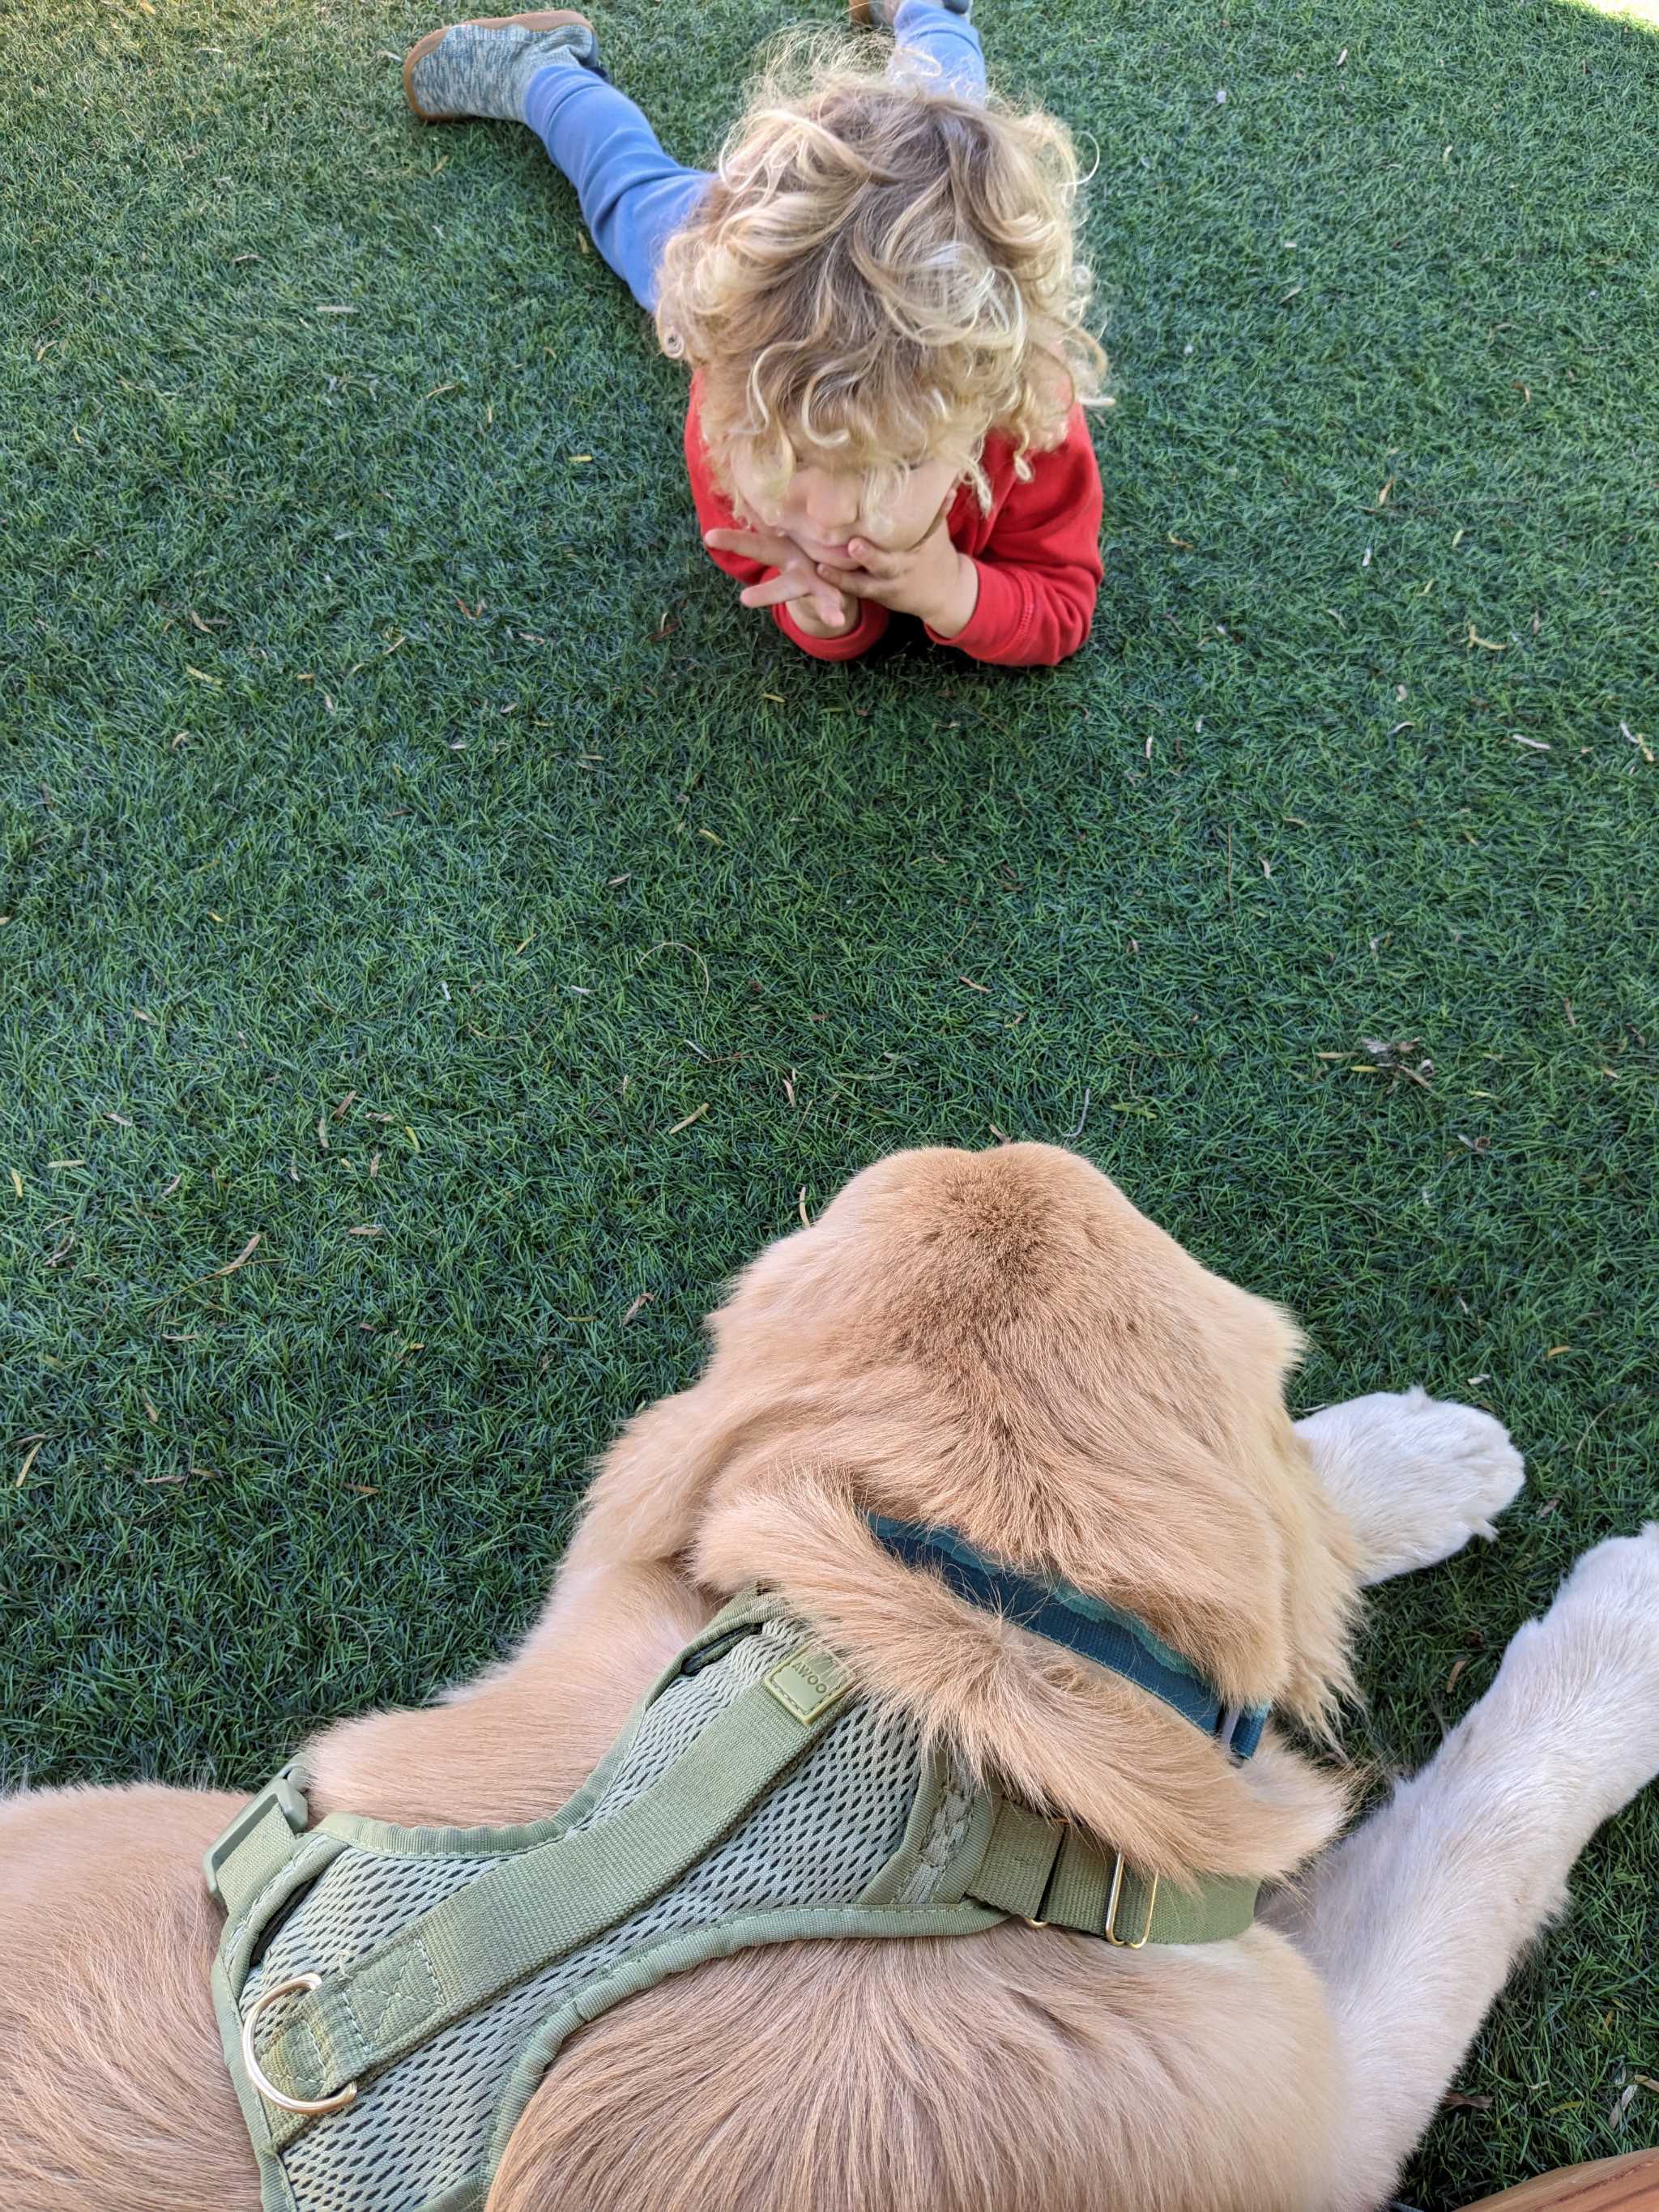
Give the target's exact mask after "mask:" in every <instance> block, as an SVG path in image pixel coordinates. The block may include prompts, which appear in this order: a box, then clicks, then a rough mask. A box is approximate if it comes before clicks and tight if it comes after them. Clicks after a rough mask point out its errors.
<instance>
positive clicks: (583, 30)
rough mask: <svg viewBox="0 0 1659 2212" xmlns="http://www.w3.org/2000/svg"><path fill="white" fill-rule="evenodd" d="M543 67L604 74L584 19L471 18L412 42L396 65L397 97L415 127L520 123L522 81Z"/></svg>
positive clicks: (563, 12) (536, 12)
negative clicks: (400, 80)
mask: <svg viewBox="0 0 1659 2212" xmlns="http://www.w3.org/2000/svg"><path fill="white" fill-rule="evenodd" d="M550 62H559V63H562V64H564V65H565V66H566V67H568V68H571V69H588V70H592V71H593V72H594V74H595V75H596V76H604V75H605V71H604V70H602V69H601V68H600V67H599V38H598V35H597V33H595V31H594V28H593V26H592V24H591V23H590V22H589V21H588V20H587V18H586V15H578V14H577V13H576V11H575V9H574V8H538V9H532V11H531V12H530V13H529V14H528V15H477V16H475V17H474V18H473V19H472V21H471V22H466V23H447V24H446V25H445V26H444V27H443V28H442V29H441V30H438V31H428V33H427V34H426V36H425V37H424V38H423V39H419V40H416V43H415V44H414V45H413V46H411V47H410V50H409V52H408V54H407V55H406V57H405V58H404V96H405V98H406V99H407V100H408V101H409V104H410V106H411V107H412V108H413V109H414V111H415V112H416V115H418V116H419V117H420V118H421V120H422V123H462V122H465V120H466V118H468V117H469V116H474V115H489V116H493V117H494V118H495V119H496V121H497V122H501V123H522V122H523V121H524V103H525V94H526V93H527V92H528V91H529V89H530V81H531V79H532V77H533V76H536V75H537V74H538V72H539V71H540V70H544V69H545V68H546V67H547V66H548V64H549V63H550Z"/></svg>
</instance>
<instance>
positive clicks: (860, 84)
mask: <svg viewBox="0 0 1659 2212" xmlns="http://www.w3.org/2000/svg"><path fill="white" fill-rule="evenodd" d="M891 52H892V50H891V49H890V47H889V46H887V45H886V44H885V42H884V41H880V40H874V39H866V40H858V41H856V42H849V41H848V40H846V39H845V38H841V37H837V38H834V39H832V40H826V39H825V38H824V37H823V35H822V34H817V35H813V34H808V35H807V36H806V37H805V38H804V39H803V38H800V37H797V38H795V39H793V40H789V41H787V43H786V44H785V45H784V46H783V47H782V48H781V50H780V51H779V52H776V53H775V56H774V58H773V60H772V62H771V64H770V65H769V67H768V68H767V69H766V70H765V72H764V74H763V76H761V78H760V79H759V81H758V82H757V84H756V86H755V87H754V88H753V90H752V92H751V94H750V100H749V104H748V106H747V109H746V112H744V115H743V116H742V118H740V120H739V121H738V124H737V125H735V127H734V128H733V130H732V132H731V135H730V136H729V137H728V138H727V140H726V145H725V147H724V149H722V151H721V155H720V166H719V168H718V170H717V172H716V173H715V175H714V179H713V180H712V181H711V184H710V186H709V190H708V192H707V193H706V194H705V196H704V197H703V199H702V203H701V204H700V205H699V207H698V210H697V211H696V214H695V215H694V216H692V218H691V220H690V222H689V223H688V224H687V225H686V226H685V228H683V229H682V230H680V231H679V232H678V233H677V234H675V235H674V236H673V237H672V238H671V240H669V241H668V244H667V246H666V248H665V252H664V256H663V261H662V267H661V271H660V284H661V289H660V292H659V304H658V307H657V331H658V335H659V338H660V340H661V343H662V345H663V348H664V350H665V352H667V353H669V354H671V355H672V356H675V357H676V358H678V359H683V360H684V361H686V362H690V365H691V367H692V368H694V369H696V370H697V371H698V372H699V374H700V393H701V408H702V428H703V435H704V437H705V439H706V441H707V443H708V450H709V456H710V459H711V461H712V463H713V465H714V471H715V474H716V475H717V477H720V481H721V483H722V486H723V488H724V489H726V491H727V493H728V494H732V492H733V486H732V473H731V465H732V459H733V457H734V456H737V457H739V458H746V459H747V462H748V464H749V466H750V471H751V472H752V474H753V475H754V476H755V477H757V478H758V479H759V480H760V481H761V482H763V483H768V484H771V483H776V484H778V485H780V486H781V484H782V483H784V482H785V481H787V478H788V477H789V476H790V474H791V473H792V471H793V470H794V469H795V468H796V467H797V466H798V465H803V464H805V463H808V462H815V463H817V464H818V465H823V466H825V467H830V468H834V469H836V470H860V471H864V472H866V475H867V476H869V477H872V478H875V479H877V482H876V483H874V484H873V485H872V504H873V505H875V506H876V507H879V505H880V504H881V490H882V488H883V480H884V481H885V483H887V484H889V485H890V484H891V483H893V482H895V481H896V479H897V477H899V476H901V475H902V472H903V471H905V470H906V469H907V468H910V467H914V466H915V465H918V464H919V463H921V462H922V461H924V460H935V459H949V460H950V461H951V462H952V463H954V464H955V465H956V466H957V469H958V471H960V473H961V474H962V475H963V476H965V477H968V478H969V481H970V482H971V483H973V484H974V486H975V490H976V492H977V493H978V495H979V497H980V499H981V502H987V501H988V499H989V486H988V483H987V480H986V477H985V472H984V470H983V468H982V466H981V451H982V448H983V446H984V441H985V439H986V437H987V435H988V434H989V433H990V432H992V431H998V432H1000V433H1001V434H1002V435H1005V436H1006V437H1007V438H1008V439H1009V440H1010V441H1011V442H1012V446H1013V449H1014V457H1015V467H1016V470H1017V471H1018V474H1019V475H1020V476H1022V477H1029V476H1030V471H1031V464H1030V455H1031V454H1032V453H1036V452H1042V451H1043V450H1044V449H1046V448H1048V447H1053V446H1055V445H1057V444H1059V442H1060V440H1061V439H1062V438H1063V436H1064V435H1065V429H1066V420H1067V417H1068V416H1069V415H1070V413H1071V410H1072V408H1073V405H1074V404H1076V403H1077V402H1078V401H1079V400H1082V401H1084V402H1085V403H1087V402H1090V401H1093V400H1097V399H1098V398H1100V397H1101V395H1102V386H1103V381H1104V378H1105V372H1106V357H1105V355H1104V354H1103V351H1102V349H1101V348H1100V345H1099V343H1097V340H1096V338H1095V337H1094V336H1093V334H1092V333H1091V331H1090V330H1089V329H1088V328H1087V326H1086V325H1085V313H1086V311H1087V305H1088V299H1089V292H1090V277H1089V272H1088V270H1087V269H1086V267H1085V264H1083V262H1082V261H1081V259H1080V258H1079V255H1078V252H1077V244H1076V230H1077V222H1078V195H1079V172H1078V164H1077V158H1076V155H1075V153H1074V151H1073V145H1072V140H1071V137H1070V134H1069V133H1068V132H1067V131H1066V127H1065V125H1063V124H1060V123H1059V122H1057V121H1055V119H1054V118H1053V117H1052V116H1050V115H1046V114H1043V113H1042V112H1040V111H1031V112H1025V113H1021V112H1017V111H1016V110H1014V109H1013V108H1012V107H1010V106H1007V105H1006V103H1004V102H1003V101H1001V100H997V99H995V98H987V99H984V100H981V99H976V98H973V97H969V96H965V95H964V94H962V93H961V92H960V91H958V90H956V89H953V88H952V87H951V83H950V82H949V81H948V80H946V79H945V78H943V77H942V76H939V73H938V72H937V71H936V70H931V69H930V66H929V64H927V63H926V62H925V61H924V60H923V59H922V58H921V57H918V56H910V55H903V54H901V56H900V57H899V59H898V63H897V65H896V67H895V66H890V56H891Z"/></svg>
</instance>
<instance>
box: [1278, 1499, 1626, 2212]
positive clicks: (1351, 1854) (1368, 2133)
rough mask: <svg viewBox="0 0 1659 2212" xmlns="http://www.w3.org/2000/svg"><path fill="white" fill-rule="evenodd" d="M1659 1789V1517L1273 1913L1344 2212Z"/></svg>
mask: <svg viewBox="0 0 1659 2212" xmlns="http://www.w3.org/2000/svg"><path fill="white" fill-rule="evenodd" d="M1656 1774H1659V1522H1654V1523H1651V1524H1650V1526H1649V1527H1648V1528H1647V1529H1646V1530H1645V1531H1644V1533H1643V1534H1642V1535H1640V1536H1631V1537H1620V1538H1615V1539H1614V1540H1613V1541H1610V1542H1608V1543H1605V1544H1600V1545H1598V1546H1597V1547H1596V1548H1595V1550H1594V1551H1593V1552H1589V1553H1586V1555H1585V1557H1584V1558H1583V1559H1581V1560H1580V1561H1579V1563H1578V1565H1577V1567H1576V1568H1575V1569H1574V1570H1573V1571H1572V1573H1571V1575H1570V1576H1569V1577H1568V1578H1567V1580H1566V1582H1565V1583H1564V1584H1563V1585H1562V1588H1561V1589H1560V1591H1559V1595H1557V1597H1556V1600H1555V1602H1554V1604H1553V1606H1552V1607H1550V1609H1549V1611H1548V1613H1546V1615H1545V1616H1544V1618H1543V1620H1541V1621H1532V1622H1529V1623H1528V1625H1527V1626H1526V1627H1524V1628H1522V1630H1521V1631H1520V1632H1519V1633H1518V1634H1517V1635H1516V1637H1515V1638H1514V1639H1513V1640H1512V1642H1511V1643H1510V1646H1509V1649H1508V1650H1507V1651H1506V1652H1505V1653H1504V1661H1503V1664H1502V1666H1501V1667H1500V1668H1499V1669H1498V1679H1497V1680H1496V1681H1495V1682H1494V1683H1493V1684H1492V1688H1491V1689H1490V1690H1489V1691H1488V1692H1486V1696H1485V1697H1484V1698H1482V1699H1481V1700H1480V1703H1479V1704H1478V1705H1476V1706H1475V1707H1474V1710H1473V1711H1471V1712H1470V1713H1469V1714H1468V1716H1467V1717H1465V1718H1464V1719H1463V1720H1462V1722H1461V1723H1459V1724H1458V1726H1457V1727H1456V1728H1455V1729H1454V1730H1453V1731H1452V1733H1451V1735H1449V1736H1448V1737H1447V1739H1446V1741H1445V1742H1444V1743H1443V1745H1442V1746H1441V1747H1440V1750H1439V1752H1438V1753H1437V1756H1436V1757H1435V1759H1433V1760H1432V1762H1431V1764H1430V1765H1428V1766H1427V1767H1425V1769H1424V1771H1422V1773H1420V1774H1419V1775H1418V1776H1416V1777H1415V1778H1413V1780H1411V1781H1409V1782H1406V1783H1402V1784H1401V1786H1400V1787H1399V1789H1398V1790H1396V1791H1395V1795H1394V1797H1393V1799H1392V1800H1391V1802H1389V1804H1388V1805H1386V1806H1384V1807H1383V1808H1382V1809H1381V1810H1380V1811H1379V1812H1377V1813H1376V1814H1373V1815H1372V1816H1371V1818H1370V1820H1366V1821H1365V1822H1364V1825H1363V1826H1360V1827H1359V1828H1358V1829H1357V1830H1356V1831H1355V1832H1354V1833H1353V1834H1352V1836H1350V1837H1349V1838H1347V1840H1346V1842H1344V1843H1342V1844H1338V1845H1337V1847H1336V1848H1335V1849H1334V1850H1333V1851H1331V1852H1330V1853H1328V1855H1327V1857H1325V1858H1323V1859H1322V1860H1321V1861H1319V1862H1318V1863H1316V1865H1315V1867H1314V1868H1313V1869H1312V1871H1311V1873H1310V1875H1309V1876H1308V1877H1307V1879H1306V1881H1304V1883H1303V1884H1302V1885H1301V1886H1300V1887H1299V1888H1298V1889H1297V1891H1296V1892H1294V1893H1284V1894H1282V1895H1281V1896H1280V1897H1279V1899H1276V1900H1275V1901H1274V1903H1273V1906H1272V1907H1271V1908H1270V1912H1269V1916H1268V1917H1270V1918H1271V1919H1272V1920H1273V1922H1274V1923H1276V1924H1277V1925H1278V1926H1279V1927H1280V1928H1281V1929H1282V1930H1283V1931H1284V1932H1285V1933H1286V1934H1287V1935H1289V1936H1291V1938H1292V1940H1293V1941H1294V1942H1297V1944H1298V1946H1299V1947H1300V1948H1302V1949H1303V1951H1304V1953H1305V1954H1306V1955H1307V1956H1308V1958H1309V1959H1310V1961H1311V1963H1312V1964H1313V1965H1314V1966H1315V1967H1316V1969H1317V1971H1318V1972H1319V1974H1320V1976H1321V1978H1322V1981H1323V1982H1324V1984H1325V1989H1326V1993H1327V1998H1328V2004H1329V2008H1330V2013H1331V2017H1332V2020H1333V2022H1334V2027H1335V2030H1336V2034H1337V2039H1338V2043H1339V2046H1340V2053H1341V2057H1342V2062H1343V2072H1344V2076H1345V2084H1344V2089H1343V2119H1342V2129H1343V2134H1344V2136H1345V2137H1346V2142H1345V2144H1344V2155H1343V2164H1342V2172H1343V2176H1344V2179H1343V2183H1342V2185H1341V2186H1340V2188H1339V2189H1338V2191H1336V2193H1335V2194H1334V2196H1333V2197H1332V2198H1331V2200H1330V2203H1331V2212H1361V2208H1364V2212H1370V2208H1372V2207H1374V2206H1375V2205H1376V2204H1377V2203H1380V2202H1381V2201H1382V2200H1383V2198H1385V2197H1388V2196H1389V2193H1390V2191H1391V2190H1392V2188H1393V2187H1394V2185H1395V2179H1396V2177H1397V2175H1398V2173H1399V2170H1400V2167H1401V2164H1402V2163H1403V2161H1404V2160H1405V2159H1406V2158H1407V2155H1408V2154H1409V2153H1410V2151H1411V2149H1412V2147H1413V2144H1414V2143H1415V2142H1417V2139H1418V2137H1419V2136H1420V2135H1421V2134H1422V2132H1423V2130H1424V2129H1425V2127H1426V2126H1427V2124H1428V2123H1429V2121H1430V2120H1431V2118H1433V2117H1434V2113H1435V2110H1436V2108H1437V2106H1438V2104H1439V2102H1440V2100H1441V2098H1442V2096H1443V2093H1444V2091H1445V2089H1446V2087H1447V2086H1448V2084H1449V2082H1450V2081H1451V2079H1452V2075H1453V2074H1454V2072H1455V2069H1456V2067H1457V2065H1458V2063H1459V2062H1460V2060H1461V2059H1462V2056H1463V2053H1464V2051H1465V2050H1466V2049H1467V2048H1468V2044H1469V2041H1470V2039H1471V2038H1472V2037H1473V2035H1474V2032H1475V2030H1476V2029H1477V2028H1478V2027H1479V2026H1480V2021H1481V2019H1482V2018H1483V2016H1484V2015H1485V2014H1486V2009H1487V2008H1488V2006H1489V2005H1490V2004H1491V2003H1492V2000H1493V1998H1494V1997H1495V1996H1497V1994H1498V1990H1500V1989H1501V1988H1502V1987H1503V1984H1504V1980H1505V1978H1507V1976H1508V1974H1509V1972H1510V1967H1511V1966H1512V1965H1513V1964H1514V1962H1515V1960H1516V1955H1517V1954H1519V1952H1520V1951H1521V1950H1522V1948H1524V1946H1525V1945H1526V1944H1527V1943H1528V1942H1529V1941H1530V1940H1531V1938H1532V1937H1533V1936H1535V1935H1536V1934H1537V1932H1538V1930H1539V1929H1541V1927H1542V1926H1543V1924H1544V1923H1546V1922H1547V1920H1548V1919H1549V1918H1550V1917H1551V1916H1552V1915H1553V1914H1554V1913H1556V1912H1559V1911H1560V1909H1561V1906H1562V1905H1563V1903H1564V1901H1565V1894H1566V1878H1567V1874H1568V1870H1569V1869H1570V1868H1571V1865H1572V1862H1573V1860H1574V1859H1575V1858H1576V1857H1577V1854H1578V1853H1579V1851H1580V1850H1583V1846H1584V1844H1586V1843H1588V1841H1589V1838H1590V1837H1591V1836H1592V1835H1593V1834H1594V1832H1595V1830H1596V1829H1597V1828H1598V1827H1599V1826H1601V1823H1602V1821H1603V1820H1607V1818H1608V1817H1609V1816H1610V1815H1611V1814H1613V1813H1615V1812H1617V1811H1618V1809H1619V1808H1620V1806H1621V1805H1624V1804H1626V1802H1628V1801H1629V1800H1630V1799H1631V1798H1632V1796H1635V1794H1636V1792H1637V1791H1638V1790H1640V1789H1641V1788H1643V1786H1644V1784H1647V1783H1649V1782H1650V1781H1651V1780H1652V1779H1653V1778H1655V1776H1656Z"/></svg>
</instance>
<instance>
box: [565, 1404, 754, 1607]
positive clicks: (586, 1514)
mask: <svg viewBox="0 0 1659 2212" xmlns="http://www.w3.org/2000/svg"><path fill="white" fill-rule="evenodd" d="M743 1428H744V1408H742V1407H739V1406H738V1405H735V1404H734V1403H733V1402H732V1393H731V1391H730V1390H729V1389H727V1388H726V1385H725V1383H724V1382H723V1380H722V1378H720V1376H717V1375H713V1374H710V1375H705V1376H702V1379H701V1381H699V1382H696V1383H693V1384H692V1385H691V1386H690V1389H686V1390H680V1391H677V1392H676V1394H675V1395H673V1396H672V1397H671V1398H660V1399H659V1400H658V1401H657V1402H656V1404H655V1405H653V1406H647V1407H644V1408H643V1410H642V1411H641V1412H640V1413H635V1416H634V1418H633V1419H632V1420H631V1421H629V1424H628V1425H627V1427H626V1428H624V1429H623V1432H622V1434H621V1435H620V1436H619V1437H617V1441H616V1442H615V1443H613V1444H612V1445H611V1449H610V1450H609V1451H608V1452H607V1453H606V1454H605V1458H604V1460H603V1461H602V1462H601V1463H600V1466H599V1473H598V1474H597V1475H596V1476H595V1477H594V1479H593V1481H592V1485H591V1486H590V1487H589V1490H588V1492H587V1498H586V1503H585V1504H584V1506H583V1510H582V1517H581V1522H580V1526H579V1527H578V1528H577V1530H576V1534H575V1535H574V1538H573V1539H572V1541H571V1546H570V1556H571V1558H572V1559H577V1558H579V1557H581V1556H584V1555H586V1554H587V1553H590V1552H591V1553H597V1554H598V1555H599V1556H600V1557H602V1558H604V1559H605V1560H606V1562H607V1563H608V1564H611V1565H639V1566H653V1565H671V1564H672V1563H674V1562H676V1561H678V1560H679V1559H683V1558H684V1555H685V1553H687V1552H688V1551H689V1549H690V1546H691V1542H692V1539H693V1535H694V1534H695V1531H696V1524H697V1520H698V1517H699V1515H700V1514H701V1511H702V1506H703V1503H704V1501H705V1500H706V1498H708V1491H709V1487H710V1486H711V1485H712V1483H713V1482H714V1478H715V1476H716V1475H717V1474H719V1473H720V1468H722V1467H723V1466H724V1465H725V1463H726V1460H727V1459H728V1458H729V1456H730V1455H731V1454H732V1450H733V1449H734V1447H735V1445H736V1443H737V1440H738V1437H740V1436H741V1434H742V1432H743Z"/></svg>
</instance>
